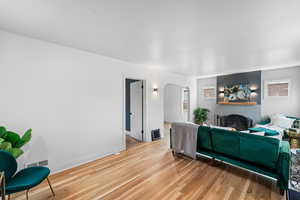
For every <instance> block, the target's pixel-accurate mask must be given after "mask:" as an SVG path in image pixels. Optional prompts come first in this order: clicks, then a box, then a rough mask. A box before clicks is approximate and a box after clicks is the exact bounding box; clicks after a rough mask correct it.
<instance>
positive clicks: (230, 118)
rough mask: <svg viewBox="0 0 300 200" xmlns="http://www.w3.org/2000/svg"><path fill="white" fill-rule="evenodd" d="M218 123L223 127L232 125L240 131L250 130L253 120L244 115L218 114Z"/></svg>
mask: <svg viewBox="0 0 300 200" xmlns="http://www.w3.org/2000/svg"><path fill="white" fill-rule="evenodd" d="M218 119H219V120H218V125H219V126H223V127H232V128H235V129H236V130H238V131H243V130H248V129H249V128H251V127H252V126H253V120H252V119H250V118H248V117H245V116H243V115H237V114H233V115H226V116H218Z"/></svg>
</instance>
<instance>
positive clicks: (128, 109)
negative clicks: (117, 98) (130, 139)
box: [125, 78, 139, 131]
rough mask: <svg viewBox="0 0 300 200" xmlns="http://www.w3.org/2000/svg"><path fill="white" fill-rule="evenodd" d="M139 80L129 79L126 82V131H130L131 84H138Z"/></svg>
mask: <svg viewBox="0 0 300 200" xmlns="http://www.w3.org/2000/svg"><path fill="white" fill-rule="evenodd" d="M136 81H139V80H134V79H127V78H126V80H125V84H126V86H125V117H126V124H125V129H126V130H127V131H130V83H133V82H136Z"/></svg>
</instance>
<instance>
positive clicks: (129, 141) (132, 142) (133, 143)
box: [126, 135, 141, 149]
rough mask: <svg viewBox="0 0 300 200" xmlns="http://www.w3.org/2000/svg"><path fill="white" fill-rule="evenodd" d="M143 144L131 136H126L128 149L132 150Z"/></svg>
mask: <svg viewBox="0 0 300 200" xmlns="http://www.w3.org/2000/svg"><path fill="white" fill-rule="evenodd" d="M140 143H141V142H140V141H138V140H137V139H135V138H133V137H131V136H129V135H126V149H130V148H132V147H134V146H136V145H139V144H140Z"/></svg>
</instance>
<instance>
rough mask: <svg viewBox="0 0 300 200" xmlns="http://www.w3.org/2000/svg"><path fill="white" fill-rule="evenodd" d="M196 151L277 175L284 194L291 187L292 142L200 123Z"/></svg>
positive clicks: (259, 171) (258, 171) (275, 176)
mask: <svg viewBox="0 0 300 200" xmlns="http://www.w3.org/2000/svg"><path fill="white" fill-rule="evenodd" d="M197 138H198V139H197V153H198V155H199V154H200V155H204V156H208V157H211V158H213V159H217V160H221V161H224V162H226V163H229V164H232V165H235V166H239V167H242V168H245V169H247V170H250V171H253V172H256V173H259V174H262V175H265V176H268V177H272V178H274V179H277V185H278V187H279V188H280V192H281V194H283V193H284V191H285V190H287V189H288V180H289V165H290V145H289V143H288V142H286V141H280V140H278V139H275V138H270V137H264V136H259V135H254V134H251V133H250V134H247V133H241V132H238V131H228V130H223V129H218V128H210V127H207V126H200V127H199V129H198V137H197Z"/></svg>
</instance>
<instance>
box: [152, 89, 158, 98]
mask: <svg viewBox="0 0 300 200" xmlns="http://www.w3.org/2000/svg"><path fill="white" fill-rule="evenodd" d="M153 94H154V95H155V96H158V87H153Z"/></svg>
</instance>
